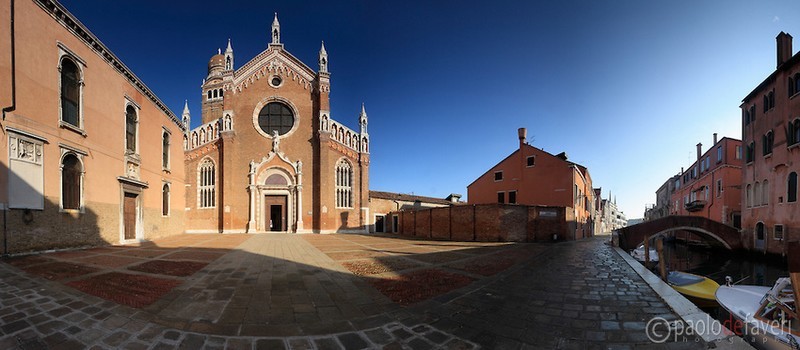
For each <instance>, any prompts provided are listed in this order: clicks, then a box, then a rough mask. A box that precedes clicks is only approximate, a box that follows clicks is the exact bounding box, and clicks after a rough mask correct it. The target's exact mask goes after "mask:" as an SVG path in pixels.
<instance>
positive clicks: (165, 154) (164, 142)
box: [161, 130, 170, 170]
mask: <svg viewBox="0 0 800 350" xmlns="http://www.w3.org/2000/svg"><path fill="white" fill-rule="evenodd" d="M169 136H170V135H169V132H167V131H166V130H164V131H163V132H162V133H161V167H162V168H163V169H164V170H169V144H170V137H169Z"/></svg>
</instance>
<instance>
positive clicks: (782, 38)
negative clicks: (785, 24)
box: [775, 32, 792, 67]
mask: <svg viewBox="0 0 800 350" xmlns="http://www.w3.org/2000/svg"><path fill="white" fill-rule="evenodd" d="M775 41H776V42H777V44H778V45H777V46H778V67H780V66H781V65H782V64H783V63H784V62H786V61H788V60H789V59H790V58H792V36H791V35H789V34H787V33H784V32H781V33H780V34H778V36H777V37H775Z"/></svg>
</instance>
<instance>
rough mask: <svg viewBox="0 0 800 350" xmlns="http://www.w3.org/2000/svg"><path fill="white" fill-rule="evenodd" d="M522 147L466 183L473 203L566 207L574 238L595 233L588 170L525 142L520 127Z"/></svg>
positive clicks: (590, 182) (592, 199)
mask: <svg viewBox="0 0 800 350" xmlns="http://www.w3.org/2000/svg"><path fill="white" fill-rule="evenodd" d="M518 136H519V148H518V149H517V150H515V151H514V152H512V153H511V154H510V155H508V156H507V157H506V158H505V159H503V160H502V161H500V162H499V163H497V165H495V166H494V167H492V168H491V169H489V170H488V171H487V172H485V173H484V174H483V175H481V176H480V177H478V178H477V179H476V180H475V181H473V182H472V183H471V184H469V186H467V201H468V202H469V203H470V204H489V203H500V204H503V203H506V204H524V205H536V206H553V207H566V208H567V209H568V210H570V211H573V212H574V215H570V216H569V217H571V218H572V217H574V225H575V229H574V236H573V238H575V239H580V238H584V237H590V236H592V235H593V234H594V220H595V210H594V202H595V199H594V193H595V192H594V188H593V187H592V177H591V176H590V175H589V170H588V169H587V168H586V167H584V166H582V165H580V164H576V163H573V162H570V161H569V160H567V155H566V154H565V153H563V152H562V153H560V154H558V155H552V154H550V153H548V152H545V151H544V150H541V149H538V148H536V147H533V146H531V145H529V144H527V143H526V142H525V138H526V136H527V131H526V129H525V128H521V129H519V135H518Z"/></svg>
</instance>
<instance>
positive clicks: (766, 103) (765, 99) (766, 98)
mask: <svg viewBox="0 0 800 350" xmlns="http://www.w3.org/2000/svg"><path fill="white" fill-rule="evenodd" d="M763 108H764V113H767V111H768V110H769V98H768V97H767V95H764V107H763Z"/></svg>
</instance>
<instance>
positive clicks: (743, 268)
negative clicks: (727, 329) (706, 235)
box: [654, 240, 789, 321]
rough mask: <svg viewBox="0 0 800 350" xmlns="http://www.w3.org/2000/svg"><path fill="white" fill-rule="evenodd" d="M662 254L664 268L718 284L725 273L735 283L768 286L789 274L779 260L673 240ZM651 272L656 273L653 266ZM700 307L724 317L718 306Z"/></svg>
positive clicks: (723, 279)
mask: <svg viewBox="0 0 800 350" xmlns="http://www.w3.org/2000/svg"><path fill="white" fill-rule="evenodd" d="M664 257H665V258H666V259H665V261H667V262H668V263H667V268H668V270H675V271H684V272H689V273H693V274H696V275H701V276H706V277H708V278H710V279H712V280H714V281H716V282H717V283H719V284H720V285H723V284H725V276H730V277H731V278H732V279H733V281H734V282H735V283H737V284H743V285H759V286H768V287H772V286H773V285H774V284H775V281H776V280H777V279H778V278H779V277H787V276H789V272H788V266H787V265H786V263H785V262H781V261H780V259H768V258H767V257H763V256H762V257H760V256H757V255H747V254H734V253H731V252H729V251H725V250H719V249H708V248H706V247H703V246H696V245H689V244H686V243H683V242H681V241H677V240H675V241H671V242H665V243H664ZM654 272H656V274H658V272H657V268H656V269H654ZM703 310H704V311H706V312H708V313H709V314H711V315H712V316H714V317H716V318H718V319H720V318H723V317H726V316H727V315H726V313H725V312H722V310H721V309H720V308H719V307H717V308H711V309H706V308H704V309H703ZM720 321H725V320H723V319H720Z"/></svg>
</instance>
